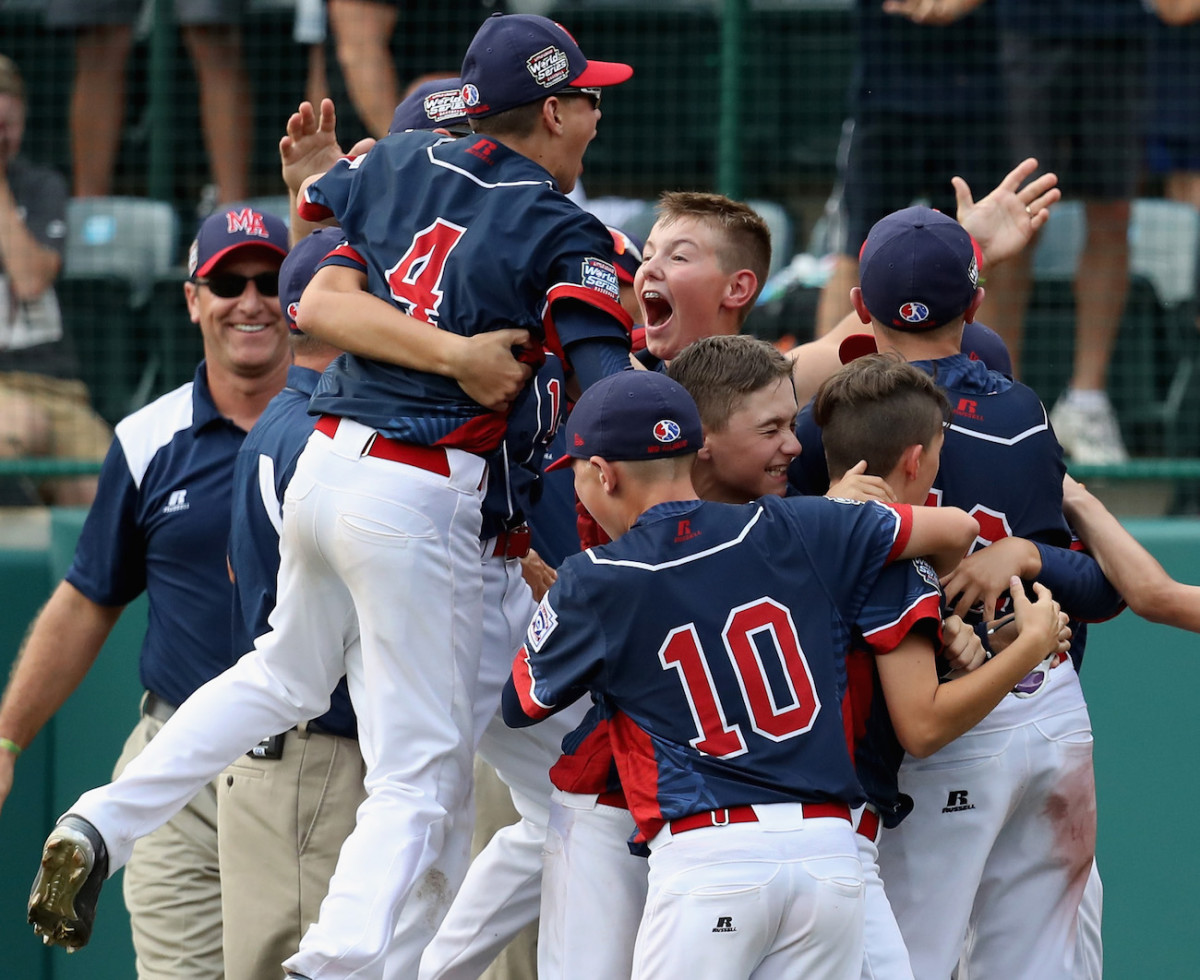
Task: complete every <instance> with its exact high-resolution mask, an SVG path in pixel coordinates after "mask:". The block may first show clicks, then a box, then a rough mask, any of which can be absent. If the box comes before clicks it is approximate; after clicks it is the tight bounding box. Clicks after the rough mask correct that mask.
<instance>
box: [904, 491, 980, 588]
mask: <svg viewBox="0 0 1200 980" xmlns="http://www.w3.org/2000/svg"><path fill="white" fill-rule="evenodd" d="M912 515H913V528H912V534H911V535H910V537H909V539H908V543H907V545H905V547H904V549H903V551H902V553H901V554H900V555H898V556H897V557H898V558H925V559H926V560H927V561H928V562H929V564H930V565H932V566H933V570H934V571H935V572H937V573H938V575H939V576H946V575H948V574H949V573H950V572H952V571H953V570H954V569H955V568H956V567H957V566H958V563H959V562H960V561H962V558H963V555H965V554H966V553H967V549H968V548H969V547H970V546H971V543H972V542H973V541H974V540H975V538H976V537H977V536H978V534H979V522H978V521H976V520H975V518H973V517H972V516H971V515H970V514H968V513H967V512H966V511H964V510H962V509H961V508H958V507H914V508H913V509H912Z"/></svg>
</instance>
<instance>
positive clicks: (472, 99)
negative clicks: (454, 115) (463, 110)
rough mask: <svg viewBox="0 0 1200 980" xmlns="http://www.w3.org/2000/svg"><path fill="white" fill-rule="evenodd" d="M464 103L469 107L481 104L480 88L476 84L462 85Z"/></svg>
mask: <svg viewBox="0 0 1200 980" xmlns="http://www.w3.org/2000/svg"><path fill="white" fill-rule="evenodd" d="M462 100H463V105H464V106H466V107H467V108H468V109H469V108H472V107H473V106H477V105H479V89H477V88H476V87H475V86H474V85H471V84H467V85H464V86H463V87H462Z"/></svg>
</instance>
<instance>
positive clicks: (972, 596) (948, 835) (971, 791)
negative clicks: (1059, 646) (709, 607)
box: [791, 208, 1114, 980]
mask: <svg viewBox="0 0 1200 980" xmlns="http://www.w3.org/2000/svg"><path fill="white" fill-rule="evenodd" d="M861 269H862V287H861V289H859V290H856V291H855V292H854V294H853V297H852V298H853V301H854V303H855V307H856V310H857V311H858V315H859V317H860V318H861V319H862V320H863V322H864V323H865V322H868V321H869V322H871V324H872V326H873V329H874V333H875V337H876V340H877V342H878V343H879V344H880V345H881V346H883V347H885V348H887V349H892V350H896V351H897V352H898V353H900V354H901V355H902V356H904V357H905V358H906V359H908V360H911V361H914V362H916V363H917V365H918V366H919V367H921V368H922V369H923V370H926V371H927V372H928V373H930V374H932V375H933V376H934V377H935V378H936V380H937V381H938V383H939V385H940V386H941V387H943V388H944V389H945V391H946V393H947V395H948V397H949V400H950V404H951V407H952V413H953V414H952V419H951V424H950V426H949V428H948V430H947V433H946V441H945V446H944V448H943V452H942V464H941V470H940V472H939V474H938V476H937V479H936V481H935V482H934V485H933V491H932V494H931V498H932V499H933V500H934V501H936V502H939V503H940V504H943V505H945V504H957V505H959V506H963V507H964V508H966V509H968V511H969V512H970V513H972V514H973V515H974V516H976V517H977V518H978V519H979V522H980V525H981V531H980V537H979V541H978V542H977V547H978V546H980V545H983V544H985V543H988V542H999V543H1000V544H999V547H998V550H996V551H995V552H992V554H991V556H990V558H991V560H992V562H993V564H992V566H991V568H990V571H988V572H987V574H986V581H985V580H984V574H983V573H984V568H983V566H980V565H978V564H977V562H978V559H973V558H969V559H968V561H975V562H976V564H975V568H976V569H977V571H976V573H975V574H972V573H971V572H970V570H969V569H968V571H967V572H966V573H964V572H962V571H958V570H956V572H955V573H954V574H953V575H951V576H949V577H948V578H946V579H945V580H944V582H943V584H944V586H945V591H946V594H947V596H949V597H950V599H951V602H952V603H953V604H954V605H955V608H956V609H959V608H965V607H968V606H970V605H972V604H973V603H974V602H975V600H976V599H980V600H981V602H982V604H983V606H984V608H985V610H986V612H985V616H986V617H987V618H991V617H992V616H993V615H994V610H995V609H996V606H997V602H998V597H999V595H1000V593H1001V592H1002V591H1003V590H1005V588H1006V585H1007V583H1008V582H1009V581H1010V579H1011V576H1012V574H1013V573H1018V574H1020V575H1021V577H1022V578H1023V579H1024V580H1026V581H1028V580H1032V579H1035V578H1036V579H1037V580H1038V581H1041V582H1046V583H1048V584H1050V585H1051V587H1052V588H1055V590H1056V591H1055V594H1056V596H1057V597H1058V598H1059V600H1060V601H1061V602H1062V603H1063V606H1064V608H1067V609H1069V610H1070V611H1071V613H1072V614H1073V615H1074V616H1087V617H1088V618H1102V617H1103V616H1104V615H1108V614H1111V612H1112V598H1113V595H1114V593H1112V592H1111V589H1110V588H1106V587H1105V583H1103V578H1102V576H1099V575H1098V568H1097V567H1096V566H1095V563H1094V562H1093V561H1092V559H1090V558H1089V557H1088V556H1086V555H1083V554H1082V553H1079V552H1071V551H1069V550H1067V549H1068V546H1069V544H1070V532H1069V530H1068V529H1067V526H1066V523H1065V521H1064V519H1063V516H1062V506H1061V501H1062V498H1061V487H1062V476H1063V465H1062V454H1061V450H1060V448H1059V447H1058V444H1057V442H1056V441H1055V440H1054V436H1053V432H1052V431H1051V429H1050V427H1049V424H1048V422H1047V421H1046V414H1045V409H1044V408H1043V407H1042V405H1041V402H1040V401H1038V399H1037V396H1036V395H1035V394H1034V393H1033V392H1032V391H1031V390H1029V389H1028V388H1025V387H1024V386H1023V385H1020V384H1018V383H1016V382H1013V381H1011V380H1010V379H1008V378H1005V377H1003V376H1000V375H997V374H995V373H993V372H989V371H988V370H987V369H986V368H985V367H984V365H983V364H981V363H979V362H972V361H970V360H969V359H968V358H966V357H965V356H963V355H962V354H961V353H958V352H959V350H960V346H961V323H962V320H963V319H964V318H966V319H968V320H969V319H971V318H972V317H973V315H974V311H975V309H976V308H977V306H978V303H979V302H980V300H981V299H982V290H980V289H979V288H978V282H977V279H978V258H977V254H976V250H975V248H974V245H973V243H972V241H971V239H970V236H969V235H968V234H967V233H966V232H965V230H964V229H963V228H962V227H961V226H960V225H959V224H958V223H957V222H954V221H953V220H952V219H950V218H948V217H946V216H944V215H941V214H939V213H938V212H935V211H931V210H929V209H928V208H909V209H905V210H904V211H899V212H896V213H895V214H893V215H890V216H888V217H887V218H885V219H883V220H882V221H880V222H878V223H877V224H876V225H875V226H874V227H873V228H872V231H871V234H870V235H869V236H868V239H867V243H866V245H865V247H864V250H863V254H862V257H861ZM872 314H873V315H872ZM798 432H799V434H800V441H801V444H802V445H803V446H804V452H803V453H802V454H801V455H800V457H798V459H797V461H796V463H795V464H793V467H792V474H791V476H792V479H793V482H795V483H797V485H800V486H804V487H806V488H810V489H816V488H817V487H820V486H822V484H823V483H824V482H825V481H824V478H823V475H816V474H815V470H814V466H813V464H814V457H815V456H817V455H820V450H819V448H818V446H819V440H818V439H817V438H815V436H814V432H813V425H812V422H811V419H810V418H807V417H806V413H801V420H800V424H799V427H798ZM1007 474H1014V475H1019V482H1018V481H1017V480H1010V479H1007V478H1006V476H1007ZM1009 538H1016V539H1017V540H1014V541H1011V542H1009V541H1008V539H1009ZM992 547H997V545H995V544H992V545H990V547H989V548H988V549H983V551H989V550H990V548H992ZM982 557H983V552H980V558H982ZM999 559H1005V560H1003V561H999V563H998V564H997V560H999ZM1001 579H1003V583H1001ZM1060 585H1061V589H1060V588H1059V586H1060ZM1081 646H1082V643H1081V637H1079V636H1078V635H1077V636H1076V642H1075V643H1073V645H1072V650H1071V653H1072V656H1077V655H1079V654H1080V650H1079V648H1080V647H1081ZM1063 662H1064V661H1062V660H1061V659H1060V658H1058V657H1057V656H1055V657H1049V658H1047V659H1046V660H1045V661H1044V662H1043V663H1042V664H1041V665H1039V667H1038V668H1037V669H1036V670H1035V671H1032V672H1031V673H1030V675H1029V676H1028V677H1027V678H1025V679H1024V680H1023V681H1022V682H1021V683H1020V684H1018V685H1016V687H1015V688H1014V692H1013V693H1011V694H1009V695H1007V696H1006V697H1005V698H1004V700H1003V701H1002V702H1001V703H1000V704H999V705H998V706H997V707H996V708H995V710H993V711H992V712H991V713H990V714H989V715H988V717H987V718H985V719H984V720H983V721H982V722H980V724H978V725H977V726H975V728H973V729H972V730H971V732H969V733H968V734H967V735H965V736H963V737H962V738H959V739H957V740H956V741H954V742H953V743H951V744H950V745H949V746H947V747H946V748H944V749H942V750H940V751H939V752H936V753H934V754H933V755H932V756H930V757H929V759H925V760H918V759H913V758H909V759H906V760H905V762H904V764H903V766H902V768H901V772H900V789H901V791H902V792H903V793H905V794H907V795H908V796H910V797H912V798H913V800H914V809H913V813H912V815H911V817H910V818H909V819H907V820H905V821H904V822H903V823H902V824H901V825H900V826H899V827H897V828H896V829H895V830H892V831H888V832H887V833H886V834H884V835H883V837H882V838H881V841H880V868H881V871H882V876H883V880H884V881H885V882H886V883H887V890H888V896H889V898H890V900H891V903H892V906H893V908H894V910H895V912H896V918H897V921H898V923H899V925H900V929H901V932H902V933H903V935H904V939H905V941H906V945H907V946H908V950H909V953H910V956H911V959H912V967H913V972H914V974H915V976H916V977H917V978H918V980H924V978H927V977H928V978H934V977H937V978H942V977H945V976H949V975H950V973H951V971H952V970H953V969H954V967H955V964H956V963H957V961H958V959H959V955H960V952H961V951H962V949H963V943H964V940H965V939H966V936H967V932H968V928H970V930H971V933H972V937H973V938H972V942H971V944H970V946H969V947H968V950H967V954H966V955H967V960H968V962H969V963H970V964H972V966H971V968H972V969H979V970H981V971H984V972H994V973H995V974H996V975H999V976H1021V977H1039V976H1046V977H1051V976H1053V977H1062V976H1068V975H1070V974H1071V970H1072V962H1073V959H1074V951H1075V938H1076V910H1077V908H1078V904H1079V898H1080V895H1081V893H1082V891H1083V887H1084V883H1085V881H1086V880H1087V877H1088V874H1089V872H1090V869H1091V865H1092V850H1093V848H1094V841H1095V795H1094V788H1093V784H1092V769H1091V731H1090V724H1089V722H1088V718H1087V708H1086V706H1085V705H1084V702H1083V697H1082V692H1081V691H1080V688H1079V681H1078V678H1077V676H1076V673H1075V671H1073V670H1070V669H1065V670H1064V669H1063V668H1062V663H1063ZM980 759H986V760H988V761H987V763H986V764H985V765H982V766H981V764H980V761H979V760H980ZM964 815H965V816H964ZM1065 840H1070V841H1071V842H1072V846H1071V847H1070V848H1064V847H1063V846H1061V844H1060V842H1062V841H1065ZM934 853H941V854H946V853H953V854H954V860H953V861H951V862H945V861H933V860H930V858H929V856H930V855H931V854H934ZM935 923H936V925H935Z"/></svg>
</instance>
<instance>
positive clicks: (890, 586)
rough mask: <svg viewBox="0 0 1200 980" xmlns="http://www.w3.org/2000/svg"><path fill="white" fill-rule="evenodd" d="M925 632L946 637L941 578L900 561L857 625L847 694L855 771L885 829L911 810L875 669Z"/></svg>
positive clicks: (890, 569) (896, 741)
mask: <svg viewBox="0 0 1200 980" xmlns="http://www.w3.org/2000/svg"><path fill="white" fill-rule="evenodd" d="M916 630H921V631H923V632H925V633H926V634H927V635H928V636H929V637H930V638H931V639H933V640H934V641H935V642H936V641H940V638H941V632H942V590H941V588H940V587H939V586H938V579H937V574H936V573H935V572H934V570H933V569H932V568H930V567H929V565H928V564H927V563H925V562H924V561H921V560H919V559H918V560H915V561H902V562H896V563H895V564H894V565H889V566H888V567H887V568H885V569H884V570H883V573H882V574H881V575H880V576H879V579H878V581H876V583H875V588H874V589H873V590H872V592H871V596H870V599H869V600H868V602H867V604H866V605H865V606H864V608H863V610H862V612H861V613H860V614H859V617H858V620H857V622H856V623H855V635H854V643H853V644H852V646H851V648H850V652H849V654H848V656H847V657H846V672H847V676H848V694H847V698H846V702H845V704H844V705H843V713H844V715H845V718H846V732H847V737H848V738H849V740H850V746H851V752H852V753H853V757H854V771H855V772H856V773H857V774H858V781H859V782H860V783H861V784H862V788H863V792H865V793H866V795H867V800H868V801H869V802H870V803H871V805H872V806H874V807H875V809H876V810H878V811H879V814H880V816H881V817H882V819H883V823H884V826H886V827H895V826H896V825H897V824H898V823H899V822H900V821H901V820H903V819H904V817H905V816H906V815H907V814H908V812H909V810H910V809H911V808H912V802H911V801H910V800H909V799H908V798H907V797H904V796H902V795H901V793H900V787H899V785H898V783H897V780H896V774H897V772H898V771H899V769H900V763H901V762H903V761H904V749H903V747H902V746H901V745H900V741H899V739H898V738H897V737H896V730H895V728H893V727H892V717H891V715H890V714H888V709H887V701H886V700H885V698H884V696H883V688H882V686H881V685H880V682H879V672H878V670H876V668H875V658H876V657H877V656H886V655H887V654H889V653H891V652H892V651H893V650H895V649H896V647H897V646H899V644H900V641H901V640H903V639H904V638H905V637H906V636H908V635H909V634H910V633H912V632H914V631H916Z"/></svg>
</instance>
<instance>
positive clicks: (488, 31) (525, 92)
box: [462, 14, 633, 119]
mask: <svg viewBox="0 0 1200 980" xmlns="http://www.w3.org/2000/svg"><path fill="white" fill-rule="evenodd" d="M632 77H633V69H632V68H630V67H629V65H624V64H620V63H619V62H613V61H588V59H587V58H585V57H584V55H583V52H582V51H580V50H579V45H578V44H576V43H575V39H574V38H573V37H571V35H570V34H568V33H567V29H566V28H565V27H563V26H562V25H561V24H558V23H555V22H554V21H552V20H550V18H549V17H541V16H539V15H537V14H492V16H491V17H489V18H488V19H487V20H485V21H484V22H483V24H482V26H481V27H480V28H479V30H478V31H476V33H475V38H474V39H473V40H472V41H471V45H470V47H468V48H467V55H466V57H465V58H464V59H463V65H462V82H463V86H462V98H463V103H464V104H465V105H466V108H467V115H468V116H470V117H472V118H473V119H482V118H484V117H485V116H494V115H495V114H496V113H498V112H505V111H507V110H509V109H515V108H516V107H517V106H521V105H527V104H528V103H530V102H536V101H537V100H538V99H542V98H545V97H546V96H547V95H554V94H555V93H557V92H561V91H562V90H563V89H566V88H572V89H584V88H588V89H590V88H604V87H605V86H608V85H620V84H621V83H622V82H627V81H629V79H630V78H632Z"/></svg>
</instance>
